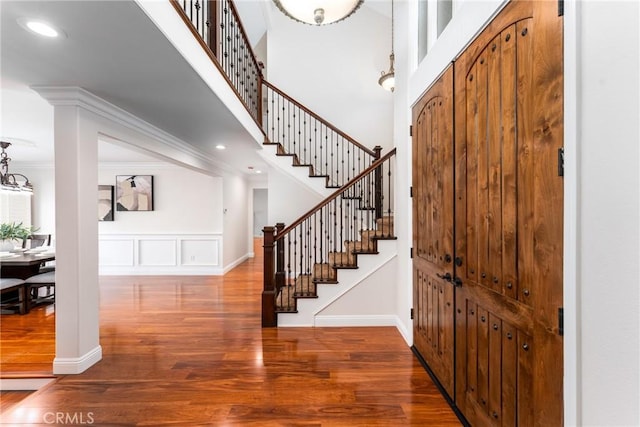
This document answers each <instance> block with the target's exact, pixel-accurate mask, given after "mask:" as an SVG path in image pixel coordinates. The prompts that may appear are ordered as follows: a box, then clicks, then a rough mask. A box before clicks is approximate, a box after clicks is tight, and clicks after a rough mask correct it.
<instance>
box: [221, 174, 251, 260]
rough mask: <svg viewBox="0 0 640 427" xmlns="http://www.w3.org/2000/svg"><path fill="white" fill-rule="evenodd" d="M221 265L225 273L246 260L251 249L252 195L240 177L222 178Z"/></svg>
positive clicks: (227, 176) (245, 182)
mask: <svg viewBox="0 0 640 427" xmlns="http://www.w3.org/2000/svg"><path fill="white" fill-rule="evenodd" d="M222 191H223V201H222V208H223V225H222V227H223V241H224V247H223V265H224V269H225V272H226V271H228V270H229V269H231V268H233V267H235V266H236V265H238V264H239V263H241V262H242V261H244V260H246V259H247V258H248V257H249V256H250V253H251V252H253V248H252V247H251V246H250V245H249V240H250V236H251V233H250V227H249V224H250V220H249V219H250V217H251V211H250V210H249V207H250V204H252V203H250V200H252V199H253V194H252V192H251V191H250V187H249V185H248V183H247V181H246V180H245V179H244V178H243V177H240V176H235V175H224V176H223V190H222Z"/></svg>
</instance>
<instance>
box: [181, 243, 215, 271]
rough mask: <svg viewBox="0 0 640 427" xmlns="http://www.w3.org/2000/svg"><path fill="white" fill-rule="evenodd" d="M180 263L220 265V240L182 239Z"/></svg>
mask: <svg viewBox="0 0 640 427" xmlns="http://www.w3.org/2000/svg"><path fill="white" fill-rule="evenodd" d="M180 252H181V254H182V256H181V261H182V265H198V266H216V267H219V266H220V255H219V254H220V242H219V241H218V240H211V239H182V241H181V247H180Z"/></svg>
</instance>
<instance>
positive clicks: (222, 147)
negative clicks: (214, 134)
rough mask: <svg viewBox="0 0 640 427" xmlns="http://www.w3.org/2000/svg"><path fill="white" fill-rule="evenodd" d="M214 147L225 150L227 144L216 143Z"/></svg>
mask: <svg viewBox="0 0 640 427" xmlns="http://www.w3.org/2000/svg"><path fill="white" fill-rule="evenodd" d="M216 149H217V150H226V149H227V146H226V145H222V144H218V145H216Z"/></svg>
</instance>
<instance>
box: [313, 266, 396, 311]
mask: <svg viewBox="0 0 640 427" xmlns="http://www.w3.org/2000/svg"><path fill="white" fill-rule="evenodd" d="M370 256H374V255H370ZM361 257H367V255H359V259H360V258H361ZM397 271H398V263H397V259H396V258H393V259H391V261H389V262H388V263H386V264H385V265H383V266H382V267H381V268H380V269H379V270H377V271H376V272H375V273H373V274H372V275H371V276H369V277H367V278H366V279H364V280H363V281H362V282H360V283H358V284H357V285H356V286H354V287H353V288H351V289H349V290H348V291H347V292H346V293H345V294H344V295H342V296H341V297H340V298H339V299H337V300H335V301H334V302H332V303H331V304H329V305H328V306H327V307H326V308H324V309H322V310H321V311H319V312H318V314H317V315H316V320H317V318H319V317H323V318H327V317H341V318H348V317H352V318H361V317H366V316H372V317H388V316H395V313H396V307H395V306H396V299H397V297H398V283H397V281H396V274H397ZM339 280H340V270H338V281H339ZM320 286H335V285H320ZM320 292H321V291H320Z"/></svg>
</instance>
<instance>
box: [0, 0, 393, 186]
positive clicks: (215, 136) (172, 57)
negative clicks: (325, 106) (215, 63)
mask: <svg viewBox="0 0 640 427" xmlns="http://www.w3.org/2000/svg"><path fill="white" fill-rule="evenodd" d="M236 4H237V7H238V11H239V13H240V15H241V19H242V20H243V22H244V24H245V27H246V28H247V31H248V33H249V38H250V39H251V41H252V42H253V43H256V42H257V41H258V40H259V39H260V38H261V37H262V36H263V35H264V33H265V32H266V31H267V28H268V26H269V15H270V14H272V13H280V12H279V11H277V9H276V8H275V6H274V5H273V2H271V1H269V0H236ZM363 7H370V8H372V9H374V10H375V11H376V12H379V13H381V14H385V15H390V1H389V0H367V1H366V2H365V3H364V6H363ZM0 18H1V21H0V31H1V32H0V43H1V45H0V54H1V55H0V61H1V62H0V77H1V84H2V91H1V92H0V137H3V139H5V140H6V139H7V138H8V139H9V141H12V142H14V146H12V147H11V148H10V149H9V150H10V152H9V154H10V156H11V157H12V158H13V160H14V161H19V162H22V161H28V162H51V161H52V160H53V107H51V106H50V105H49V104H48V102H47V101H45V100H43V99H42V98H41V97H40V96H39V95H38V94H36V93H35V92H34V91H32V90H31V89H29V87H30V86H32V85H47V86H80V87H82V88H84V89H86V90H88V91H90V92H92V93H94V94H95V95H97V96H99V97H101V98H103V99H105V100H106V101H109V102H111V103H113V104H115V105H117V106H119V107H121V108H123V109H125V110H127V111H129V112H130V113H132V114H134V115H136V116H138V117H140V118H142V119H143V120H145V121H147V122H149V123H151V124H153V125H155V126H157V127H159V128H161V129H163V130H164V131H166V132H168V133H170V134H172V135H174V136H175V137H177V138H179V139H181V140H183V141H184V142H186V143H188V144H191V145H192V146H193V147H195V148H196V149H198V150H200V151H201V152H203V153H205V154H206V155H207V156H210V157H211V158H213V159H215V160H217V161H218V162H223V163H225V164H228V165H230V166H232V167H233V168H235V169H236V170H237V171H238V172H243V173H246V174H251V173H252V172H251V169H249V167H253V170H256V169H260V170H263V171H266V169H267V168H266V165H265V164H264V161H263V160H262V159H261V158H260V157H259V156H258V155H257V150H259V149H260V147H259V146H258V145H257V144H256V142H255V140H253V138H251V136H250V135H249V134H248V133H247V132H246V130H245V129H244V128H243V126H242V125H241V124H240V123H239V122H238V121H237V120H236V119H235V117H234V116H233V115H232V114H231V113H230V112H229V110H228V109H227V108H226V107H225V105H223V103H222V102H221V101H220V100H219V99H218V98H217V96H216V95H215V94H214V93H213V92H212V91H211V90H210V88H209V87H208V86H207V85H206V84H205V83H204V82H203V80H202V79H201V78H200V77H199V76H198V75H197V74H196V73H195V72H194V70H193V68H192V67H191V66H190V65H189V64H188V63H187V62H186V61H185V60H184V58H183V57H182V56H181V55H180V54H179V53H178V52H177V51H176V49H175V48H174V47H173V46H172V45H171V44H170V43H169V42H168V41H167V39H166V38H165V37H164V36H163V35H162V33H161V32H160V31H159V30H158V28H157V27H156V26H155V24H154V23H153V22H151V21H150V19H149V18H148V17H147V16H146V15H145V14H144V13H143V12H142V10H141V9H140V7H139V6H138V5H137V4H136V3H135V2H134V1H132V0H123V1H109V0H107V1H98V0H93V1H53V0H40V1H8V0H2V1H0ZM20 18H40V19H43V20H46V21H48V22H50V23H52V24H54V25H56V26H57V27H58V28H60V29H62V30H63V31H64V32H65V34H66V37H64V38H59V39H45V38H42V37H39V36H36V35H34V34H32V33H30V32H28V31H27V30H25V29H24V28H23V27H21V26H20V25H19V24H18V20H19V19H20ZM218 143H223V144H224V145H226V146H227V147H228V149H227V150H225V151H219V150H215V149H214V146H215V145H216V144H218ZM100 157H101V161H110V162H113V161H133V162H143V161H154V162H157V161H158V159H156V158H154V157H152V156H149V155H147V154H144V153H140V152H132V151H131V150H128V149H127V148H126V147H123V146H119V145H118V146H115V145H112V144H108V143H101V145H100Z"/></svg>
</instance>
